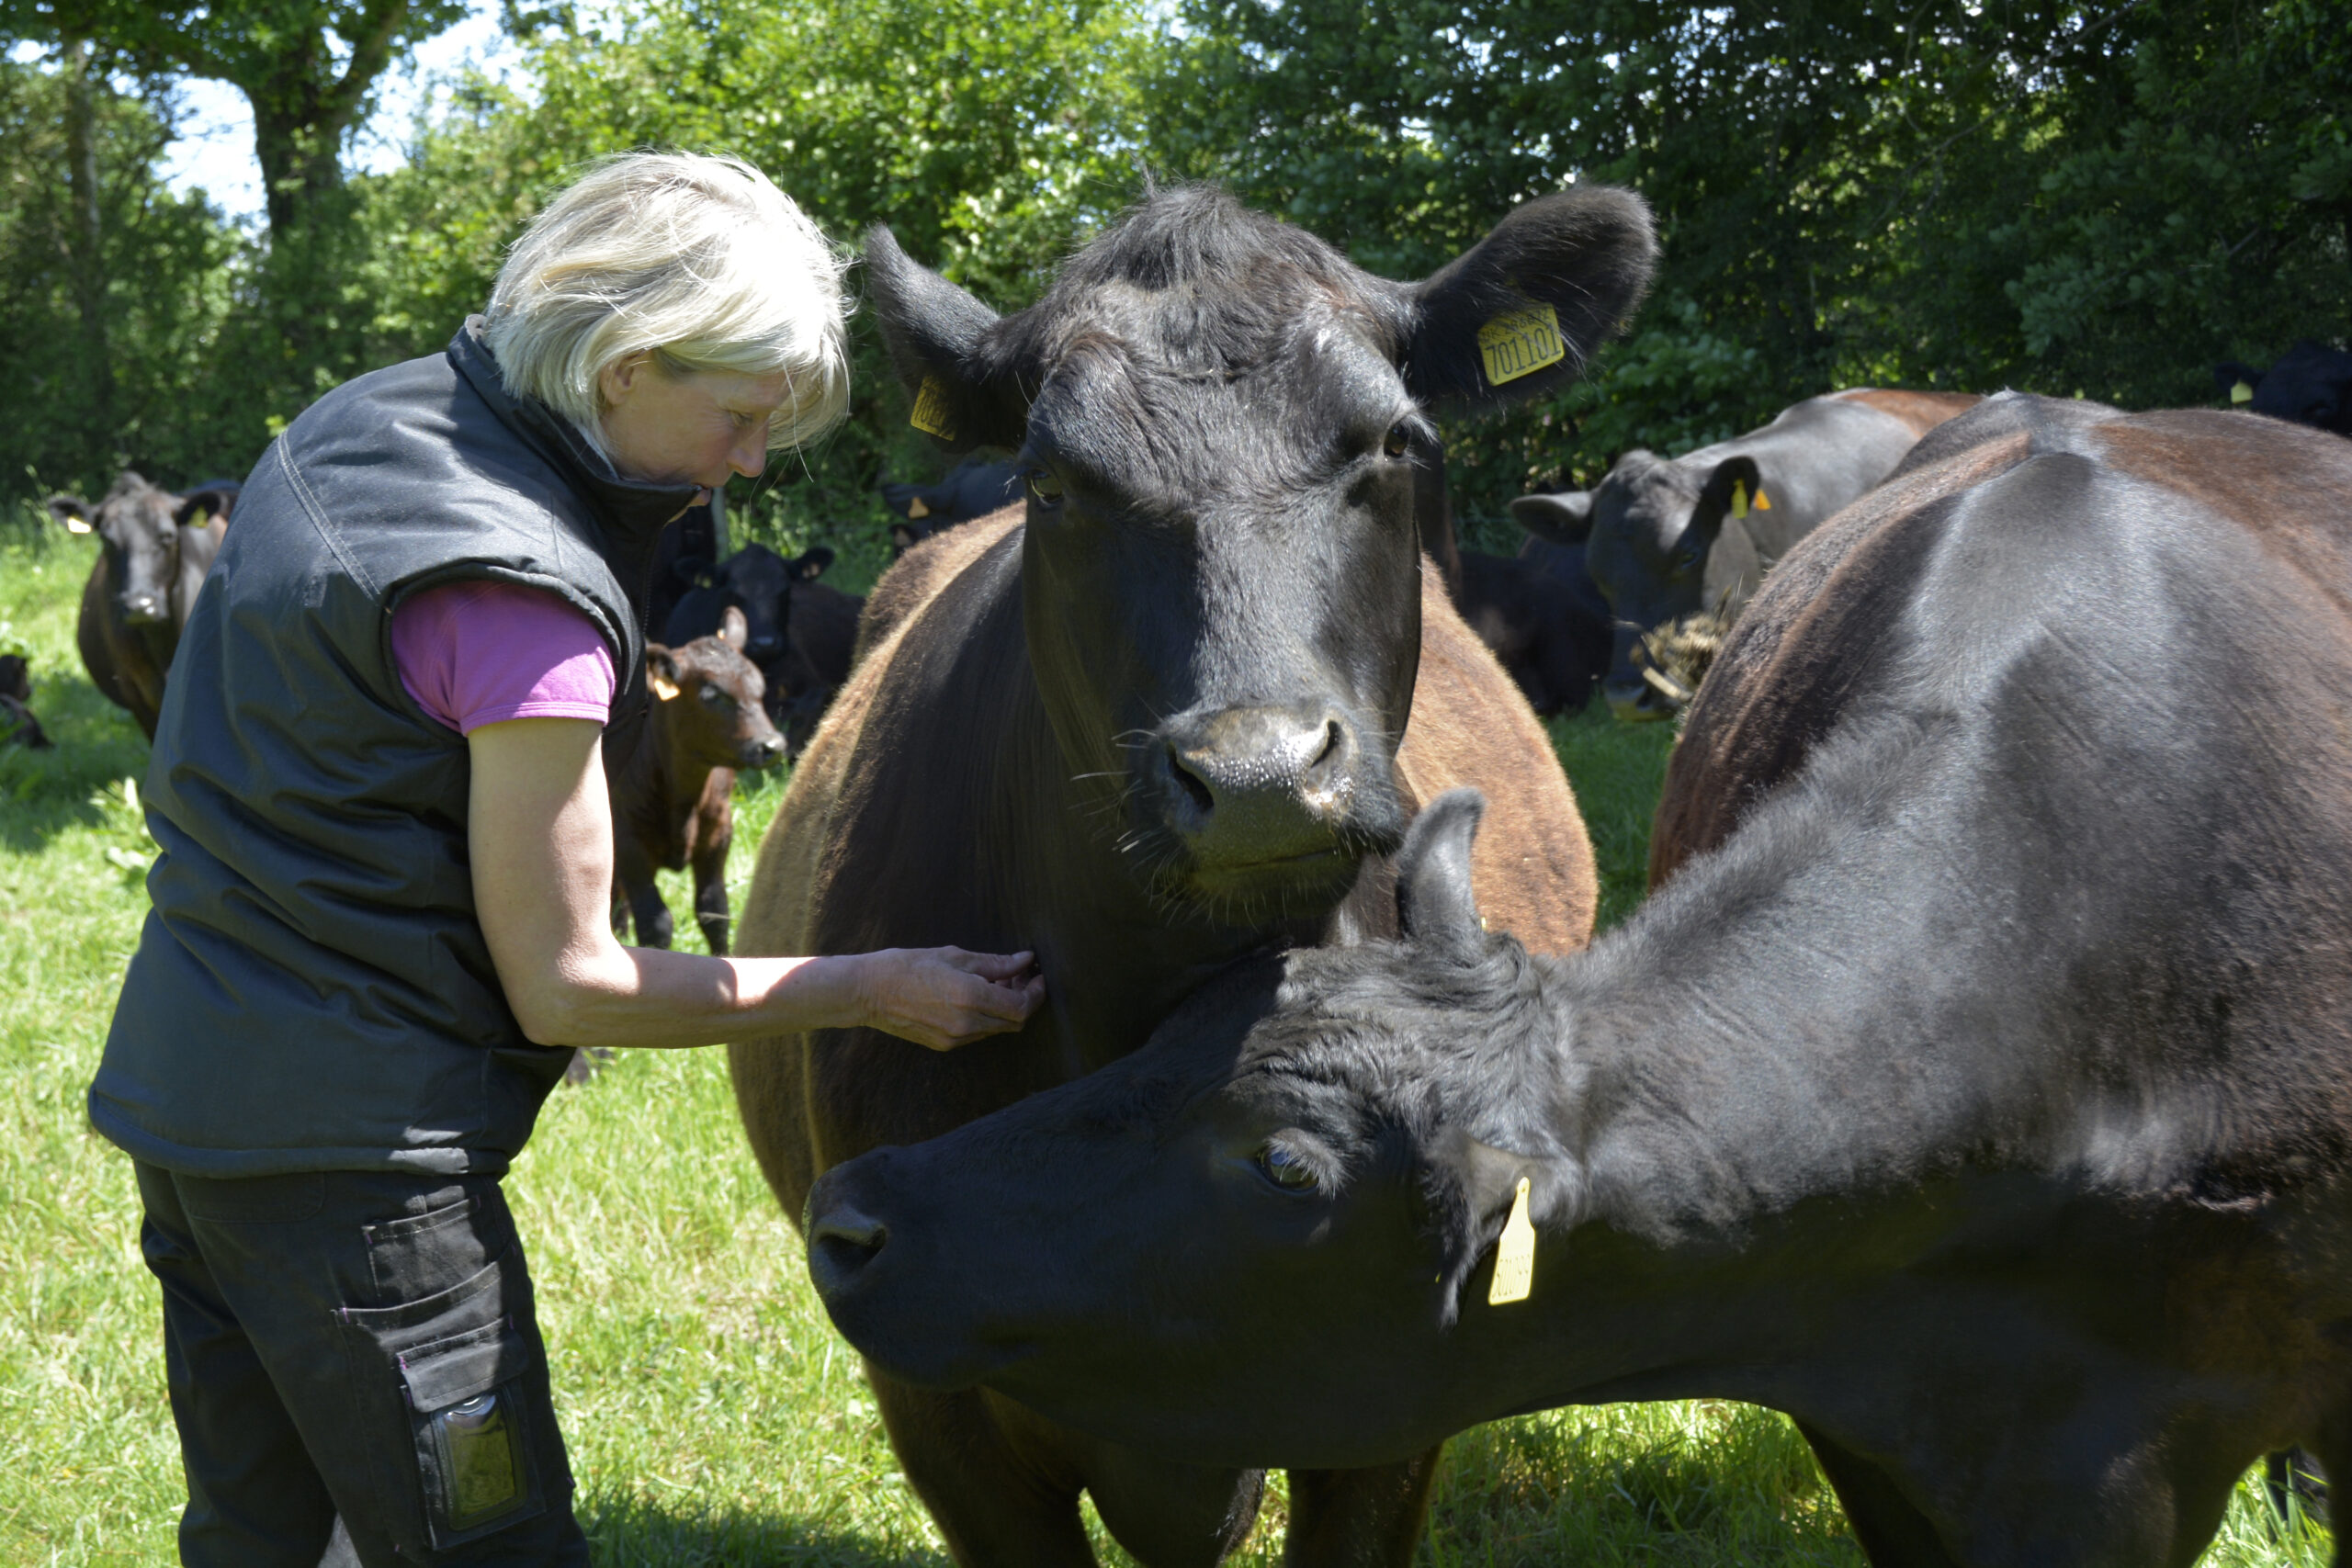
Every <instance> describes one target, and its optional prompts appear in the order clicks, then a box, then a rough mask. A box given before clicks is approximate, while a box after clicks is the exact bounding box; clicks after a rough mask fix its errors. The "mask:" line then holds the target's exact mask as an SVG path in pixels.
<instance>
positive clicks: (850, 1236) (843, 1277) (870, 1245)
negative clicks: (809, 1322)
mask: <svg viewBox="0 0 2352 1568" xmlns="http://www.w3.org/2000/svg"><path fill="white" fill-rule="evenodd" d="M889 1239H890V1230H889V1227H888V1226H887V1225H885V1224H882V1223H881V1222H880V1221H879V1220H874V1219H869V1218H867V1217H866V1216H865V1215H864V1214H861V1213H858V1212H857V1211H856V1210H855V1209H848V1208H843V1209H836V1210H834V1211H833V1212H832V1213H829V1214H827V1215H826V1216H825V1217H824V1218H823V1219H822V1220H820V1221H819V1222H818V1223H817V1224H816V1225H815V1226H814V1227H813V1228H812V1229H810V1231H809V1278H810V1279H811V1280H814V1281H815V1282H816V1286H817V1292H818V1293H819V1294H820V1295H823V1294H826V1293H828V1292H832V1291H837V1290H840V1289H841V1288H842V1286H844V1285H847V1284H848V1283H849V1282H850V1281H851V1280H854V1279H856V1278H857V1275H858V1272H859V1271H860V1270H861V1269H864V1268H865V1266H866V1265H867V1264H869V1263H871V1262H873V1261H874V1259H875V1258H876V1257H878V1256H880V1254H881V1251H882V1247H883V1245H884V1244H885V1243H887V1242H888V1240H889Z"/></svg>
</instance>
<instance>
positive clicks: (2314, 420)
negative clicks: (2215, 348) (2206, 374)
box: [2213, 338, 2352, 435]
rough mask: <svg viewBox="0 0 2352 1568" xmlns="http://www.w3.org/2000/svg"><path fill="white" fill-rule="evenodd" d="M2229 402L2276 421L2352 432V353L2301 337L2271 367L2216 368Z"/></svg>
mask: <svg viewBox="0 0 2352 1568" xmlns="http://www.w3.org/2000/svg"><path fill="white" fill-rule="evenodd" d="M2213 379H2214V380H2215V381H2216V382H2218V383H2219V384H2220V385H2221V387H2222V390H2224V391H2226V392H2228V393H2229V394H2230V401H2231V402H2233V403H2235V404H2238V405H2240V406H2242V407H2244V408H2245V409H2247V410H2249V411H2251V412H2255V413H2267V414H2268V415H2269V416H2270V417H2271V418H2273V419H2284V420H2291V421H2293V422H2294V423H2297V424H2308V425H2310V426H2311V427H2312V428H2313V429H2314V430H2328V431H2334V432H2335V434H2338V435H2352V354H2347V353H2346V352H2345V351H2344V350H2343V349H2340V348H2328V347H2326V346H2324V345H2323V344H2319V343H2317V342H2315V341H2313V340H2312V339H2311V338H2298V339H2297V340H2296V341H2295V346H2294V347H2292V348H2290V349H2289V350H2288V351H2287V352H2286V353H2284V354H2282V355H2279V356H2278V363H2276V364H2274V365H2273V366H2271V367H2270V368H2269V369H2267V370H2256V368H2255V367H2253V366H2251V365H2241V364H2239V363H2238V362H2237V361H2236V360H2231V361H2229V362H2228V363H2227V364H2223V365H2216V366H2215V367H2213Z"/></svg>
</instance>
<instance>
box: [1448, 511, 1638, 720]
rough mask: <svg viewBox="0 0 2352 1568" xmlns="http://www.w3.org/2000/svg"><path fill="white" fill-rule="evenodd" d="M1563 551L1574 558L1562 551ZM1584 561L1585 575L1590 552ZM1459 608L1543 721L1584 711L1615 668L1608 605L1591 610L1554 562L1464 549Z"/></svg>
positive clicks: (1455, 598) (1457, 599) (1457, 597)
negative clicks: (1606, 673) (1556, 570)
mask: <svg viewBox="0 0 2352 1568" xmlns="http://www.w3.org/2000/svg"><path fill="white" fill-rule="evenodd" d="M1555 548H1561V549H1562V552H1563V553H1564V554H1565V553H1567V552H1566V549H1565V548H1564V547H1556V546H1555ZM1574 553H1575V554H1576V555H1577V558H1578V564H1579V571H1581V560H1582V556H1583V552H1582V551H1581V550H1578V551H1576V552H1574ZM1458 558H1459V559H1460V561H1461V568H1460V570H1461V576H1462V585H1461V587H1460V588H1458V589H1457V590H1456V591H1455V592H1454V595H1453V603H1454V607H1455V608H1456V609H1458V610H1460V611H1461V612H1462V618H1463V620H1464V622H1466V623H1468V625H1469V627H1470V629H1471V630H1472V631H1474V632H1476V633H1477V634H1478V639H1479V640H1480V641H1481V642H1483V643H1485V644H1486V645H1487V648H1488V649H1490V650H1492V651H1493V653H1494V656H1495V657H1496V658H1497V659H1498V660H1501V662H1502V667H1503V669H1504V670H1505V671H1508V672H1509V673H1510V678H1511V679H1512V680H1513V681H1515V682H1518V683H1519V689H1520V691H1521V694H1524V695H1525V696H1526V698H1527V703H1528V705H1529V706H1530V707H1532V708H1533V709H1534V710H1535V711H1536V713H1537V714H1538V715H1539V716H1542V717H1544V718H1550V717H1552V716H1555V715H1557V714H1572V713H1579V712H1581V711H1583V708H1584V705H1585V703H1586V702H1587V701H1588V700H1589V698H1590V696H1591V694H1592V684H1593V682H1596V681H1598V680H1600V677H1601V675H1602V673H1603V672H1604V671H1607V670H1608V668H1609V650H1610V628H1609V616H1608V615H1607V613H1606V608H1605V606H1604V607H1603V608H1602V609H1601V610H1600V611H1599V612H1596V611H1595V610H1593V609H1591V608H1589V606H1588V605H1587V604H1585V603H1583V602H1582V596H1581V595H1579V594H1577V592H1575V591H1574V590H1573V589H1572V588H1570V587H1569V586H1568V585H1567V584H1566V583H1563V582H1561V581H1559V580H1558V579H1557V578H1556V577H1555V576H1554V575H1553V574H1552V573H1551V572H1550V571H1549V570H1546V567H1547V566H1548V565H1549V563H1548V562H1545V561H1543V560H1540V559H1537V560H1531V559H1529V558H1527V557H1525V556H1524V555H1521V556H1519V557H1510V556H1490V555H1487V554H1486V553H1485V552H1483V551H1480V550H1463V551H1461V552H1460V553H1459V557H1458Z"/></svg>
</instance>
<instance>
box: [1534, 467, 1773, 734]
mask: <svg viewBox="0 0 2352 1568" xmlns="http://www.w3.org/2000/svg"><path fill="white" fill-rule="evenodd" d="M1760 482H1761V476H1760V475H1759V474H1758V470H1757V467H1756V460H1755V459H1754V458H1753V457H1726V458H1724V459H1723V460H1722V461H1721V462H1718V463H1714V464H1712V465H1694V464H1692V463H1690V462H1688V461H1687V460H1686V461H1671V460H1668V459H1666V458H1661V457H1655V456H1653V455H1651V454H1650V453H1647V452H1643V451H1633V452H1628V453H1626V454H1625V455H1624V456H1623V457H1620V458H1618V459H1617V461H1616V462H1615V464H1613V465H1612V466H1611V468H1610V470H1609V474H1608V477H1607V478H1605V479H1602V480H1601V481H1600V489H1598V490H1589V491H1582V490H1579V491H1562V492H1560V493H1558V494H1553V495H1522V496H1521V497H1520V498H1519V499H1518V500H1516V501H1514V502H1511V503H1510V512H1511V516H1512V517H1514V518H1516V519H1517V520H1518V522H1519V525H1520V526H1521V527H1523V528H1525V529H1526V530H1527V531H1528V532H1529V533H1531V534H1533V535H1534V536H1537V537H1538V538H1542V539H1547V540H1550V541H1551V542H1552V543H1554V544H1558V545H1580V546H1582V547H1584V552H1585V558H1584V559H1585V570H1586V572H1587V573H1588V574H1589V576H1590V577H1591V579H1592V581H1593V584H1594V586H1595V587H1597V588H1599V589H1600V593H1601V596H1602V597H1603V598H1605V599H1606V600H1608V602H1609V609H1610V614H1611V618H1612V619H1613V620H1614V621H1615V622H1616V636H1615V646H1614V647H1613V648H1612V649H1611V655H1610V661H1609V673H1608V674H1607V675H1606V676H1605V677H1603V678H1602V681H1601V686H1600V690H1601V694H1602V695H1603V696H1605V697H1607V698H1608V700H1609V707H1610V711H1611V712H1612V713H1614V714H1615V715H1616V716H1618V717H1620V718H1624V719H1649V718H1665V717H1668V716H1669V714H1670V710H1669V708H1668V706H1667V705H1666V703H1665V702H1664V701H1663V700H1662V699H1661V698H1660V697H1659V695H1658V694H1657V692H1655V691H1653V690H1652V689H1651V687H1650V685H1649V683H1648V682H1645V681H1644V680H1643V679H1642V673H1641V671H1640V669H1639V668H1638V667H1637V666H1636V665H1635V663H1634V649H1635V648H1636V647H1637V646H1638V645H1639V644H1640V642H1641V637H1642V634H1643V633H1645V632H1647V631H1652V630H1655V629H1656V628H1657V627H1659V626H1666V625H1668V624H1669V623H1671V622H1674V621H1678V620H1680V619H1681V618H1682V617H1683V616H1685V615H1695V614H1696V613H1698V612H1699V611H1701V610H1713V609H1715V608H1717V607H1718V606H1720V605H1722V604H1732V605H1734V606H1736V605H1737V604H1739V603H1740V602H1741V601H1742V600H1743V599H1745V597H1746V596H1747V593H1748V592H1752V591H1753V590H1754V588H1755V586H1756V581H1757V578H1758V576H1759V575H1760V570H1759V563H1758V560H1757V557H1756V547H1755V544H1754V542H1753V541H1752V540H1751V539H1749V537H1748V536H1747V529H1746V528H1745V527H1744V526H1743V525H1741V524H1740V523H1739V521H1738V520H1737V518H1736V516H1735V515H1734V513H1735V512H1736V511H1738V510H1742V509H1744V508H1745V506H1746V505H1747V503H1748V502H1751V501H1752V500H1753V498H1754V497H1755V495H1756V494H1757V491H1758V487H1759V484H1760Z"/></svg>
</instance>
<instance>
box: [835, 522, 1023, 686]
mask: <svg viewBox="0 0 2352 1568" xmlns="http://www.w3.org/2000/svg"><path fill="white" fill-rule="evenodd" d="M1025 511H1026V509H1025V508H1024V507H1023V506H1021V505H1012V506H1008V507H1005V508H1003V509H1001V511H997V512H992V513H989V515H988V516H986V517H981V518H978V519H976V520H974V521H972V522H970V523H967V524H964V525H961V526H959V527H954V528H942V529H941V530H939V532H937V533H935V534H933V535H931V536H928V537H926V538H924V539H922V540H920V541H918V542H917V543H915V544H913V545H911V546H910V547H908V548H907V552H906V553H905V554H904V555H902V556H900V557H899V558H898V559H897V560H895V561H892V562H891V563H890V566H889V570H886V571H885V572H883V574H882V577H881V580H880V581H877V582H876V583H875V585H874V592H871V593H868V594H867V595H866V596H865V608H864V609H863V610H861V611H860V612H859V613H858V620H857V649H856V652H855V654H854V656H853V662H855V663H863V662H865V656H866V654H867V653H868V652H869V651H870V650H872V649H874V648H876V646H878V645H879V644H880V643H881V642H883V641H884V640H885V639H886V638H888V637H890V636H891V634H892V633H893V632H895V631H896V630H897V629H898V628H899V626H900V625H901V624H902V623H904V622H905V621H906V620H908V619H909V618H910V617H911V616H912V615H915V614H916V613H917V612H918V611H920V610H921V609H922V607H923V606H924V605H925V604H929V603H931V601H932V599H933V597H935V596H936V595H937V594H938V592H939V591H940V589H941V588H943V587H944V586H945V585H946V584H947V583H949V582H951V581H954V580H955V579H956V577H957V576H959V575H960V574H961V573H962V572H963V571H964V570H965V569H966V568H967V567H969V566H970V565H971V564H972V563H973V562H974V561H976V560H978V559H979V558H981V557H982V556H984V555H986V554H988V552H989V549H990V548H992V547H994V546H995V545H996V544H997V543H998V542H999V541H1000V540H1001V539H1002V538H1003V537H1004V536H1006V535H1007V534H1010V533H1012V531H1013V530H1014V529H1016V528H1019V527H1020V526H1021V523H1022V518H1023V515H1024V513H1025Z"/></svg>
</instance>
